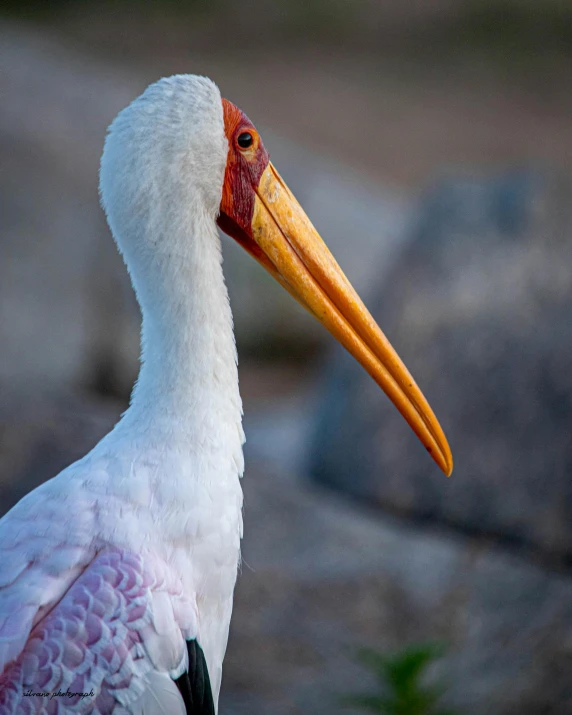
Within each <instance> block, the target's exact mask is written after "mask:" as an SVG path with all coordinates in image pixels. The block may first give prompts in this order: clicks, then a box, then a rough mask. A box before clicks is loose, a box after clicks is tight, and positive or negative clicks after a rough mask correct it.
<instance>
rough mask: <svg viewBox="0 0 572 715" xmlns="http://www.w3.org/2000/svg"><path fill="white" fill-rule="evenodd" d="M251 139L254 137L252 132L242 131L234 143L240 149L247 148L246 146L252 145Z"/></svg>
mask: <svg viewBox="0 0 572 715" xmlns="http://www.w3.org/2000/svg"><path fill="white" fill-rule="evenodd" d="M253 141H254V139H253V138H252V134H251V133H250V132H242V134H239V135H238V139H237V140H236V143H237V144H238V146H239V147H240V148H241V149H248V147H251V146H252V142H253Z"/></svg>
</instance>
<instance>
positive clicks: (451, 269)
mask: <svg viewBox="0 0 572 715" xmlns="http://www.w3.org/2000/svg"><path fill="white" fill-rule="evenodd" d="M571 199H572V194H571V191H570V186H569V185H568V184H565V183H564V182H559V181H558V180H556V179H554V178H553V177H541V176H539V175H535V174H532V173H526V172H515V173H514V174H512V175H507V176H502V177H498V178H497V179H491V180H488V181H487V180H478V179H474V180H472V179H466V180H458V181H456V180H454V181H450V182H444V183H443V184H442V185H440V186H438V187H437V188H436V189H435V190H434V191H433V192H432V193H431V194H430V195H429V196H428V197H427V198H426V199H425V200H424V201H423V202H422V204H421V208H420V211H419V218H418V228H417V230H416V231H415V232H414V233H413V235H412V238H411V241H410V244H409V246H408V248H407V250H406V251H404V253H403V254H402V255H401V256H400V258H399V260H398V262H397V263H396V265H395V267H394V269H393V270H392V271H391V273H390V275H389V276H388V279H387V281H386V285H385V286H384V288H383V289H382V290H381V292H380V294H379V295H378V298H377V300H376V302H375V304H374V311H373V312H374V316H375V317H376V319H378V322H379V324H380V325H381V327H382V328H383V329H384V330H385V331H386V333H387V335H388V337H389V339H390V340H391V341H392V343H393V344H394V346H395V347H396V349H397V350H398V352H399V353H400V354H401V356H402V358H403V359H404V361H405V363H406V364H407V365H408V367H409V368H410V370H411V372H412V374H413V376H414V377H415V378H416V380H417V381H418V383H419V385H420V386H421V388H422V389H423V391H424V392H425V394H426V396H427V398H428V399H429V402H430V403H431V404H432V406H433V408H434V409H435V412H436V414H437V416H438V418H439V419H440V421H441V423H442V425H443V427H444V429H445V432H446V433H447V435H448V437H449V439H450V443H451V447H452V450H453V455H454V457H455V460H456V467H455V471H454V473H453V477H452V478H451V479H450V480H446V479H444V478H443V477H442V475H441V474H440V473H439V472H438V470H437V469H435V468H434V466H433V465H432V463H431V461H430V460H428V458H427V454H426V452H425V450H424V449H423V448H422V447H421V446H420V445H419V444H418V443H417V441H416V439H415V438H414V436H413V435H412V434H410V432H409V430H408V428H407V427H406V425H405V423H403V421H402V420H401V418H400V417H399V415H398V414H397V412H396V411H395V410H394V409H393V407H392V406H391V405H390V404H389V402H388V401H387V400H386V399H385V398H384V396H382V395H381V394H380V393H379V391H378V390H376V389H375V388H374V386H373V385H372V383H371V380H370V378H369V377H368V376H367V375H366V374H365V373H363V372H362V371H361V370H360V368H359V367H358V366H357V365H355V364H354V363H353V361H352V360H351V359H349V358H348V356H347V355H346V354H344V353H343V351H341V350H340V351H338V352H337V353H336V355H335V357H334V358H333V361H332V364H331V366H330V373H329V380H328V381H327V392H326V399H325V402H324V408H323V409H322V411H321V414H320V418H319V428H318V430H317V434H316V438H315V442H314V449H313V456H312V460H311V461H312V468H311V471H312V474H313V477H314V479H315V480H317V481H319V482H321V483H323V484H328V485H330V486H333V487H335V488H338V489H341V490H343V491H345V492H348V493H350V494H353V495H355V496H357V497H360V498H363V499H366V500H367V501H368V502H369V503H377V504H379V505H381V506H383V507H384V508H386V509H389V510H391V511H395V512H399V513H404V514H408V515H410V516H412V517H415V518H418V519H424V520H430V521H431V522H438V523H447V524H450V525H453V526H454V527H455V528H457V529H461V530H464V531H466V532H471V533H479V534H487V535H491V536H494V537H495V538H497V539H499V540H504V541H506V542H510V543H513V544H525V545H526V546H527V547H530V548H532V549H534V550H540V551H541V552H542V553H543V554H544V557H545V558H548V559H551V558H556V559H559V560H562V561H565V562H568V563H570V561H571V559H572V487H571V485H572V482H571V480H570V477H571V475H572V437H571V432H570V424H571V423H572V372H571V371H570V369H569V362H570V355H571V354H572V322H571V320H570V315H571V311H572V272H571V271H570V256H571V255H572V212H571V209H570V207H571V206H572V200H571Z"/></svg>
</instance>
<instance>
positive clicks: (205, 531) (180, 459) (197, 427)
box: [0, 76, 244, 713]
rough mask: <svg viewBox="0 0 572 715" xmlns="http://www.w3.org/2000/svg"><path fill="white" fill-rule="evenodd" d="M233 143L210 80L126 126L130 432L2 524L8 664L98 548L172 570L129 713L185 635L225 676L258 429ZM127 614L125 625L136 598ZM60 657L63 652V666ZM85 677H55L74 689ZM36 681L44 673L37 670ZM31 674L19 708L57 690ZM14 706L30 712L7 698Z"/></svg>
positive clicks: (112, 155)
mask: <svg viewBox="0 0 572 715" xmlns="http://www.w3.org/2000/svg"><path fill="white" fill-rule="evenodd" d="M158 117H159V119H158ZM227 152H228V142H227V140H226V137H225V134H224V127H223V115H222V105H221V98H220V94H219V91H218V89H217V88H216V86H215V85H214V84H213V83H212V82H211V81H210V80H208V79H205V78H200V77H192V76H180V77H174V78H171V79H167V80H162V81H160V82H158V83H157V84H155V85H152V86H151V87H149V88H148V90H147V91H146V92H145V93H144V94H143V95H142V96H141V97H140V98H139V99H137V100H136V101H135V102H133V103H132V104H131V105H130V106H129V107H128V108H127V109H125V110H124V111H123V112H121V114H120V115H119V116H118V117H117V119H116V120H115V121H114V123H113V124H112V126H111V128H110V132H109V135H108V137H107V141H106V144H105V151H104V154H103V159H102V165H101V197H102V203H103V206H104V208H105V210H106V213H107V216H108V220H109V224H110V226H111V229H112V231H113V235H114V236H115V239H116V241H117V243H118V246H119V248H120V250H121V252H122V253H123V255H124V257H125V260H126V263H127V266H128V268H129V271H130V274H131V278H132V282H133V285H134V288H135V290H136V293H137V297H138V300H139V303H140V305H141V311H142V317H143V321H142V366H141V371H140V375H139V379H138V381H137V384H136V387H135V389H134V391H133V396H132V400H131V405H130V407H129V409H128V410H127V411H126V412H125V414H124V415H123V417H122V419H121V421H120V422H119V423H118V424H117V425H116V427H115V429H114V430H113V431H112V432H111V433H110V434H109V435H107V436H106V437H105V438H104V439H103V440H102V441H101V442H100V443H99V444H98V445H97V446H96V447H95V448H94V449H93V450H92V451H91V452H90V453H89V454H88V455H87V456H86V457H84V458H83V459H82V460H80V461H79V462H76V463H75V464H73V465H71V466H70V467H68V468H67V469H66V470H64V471H63V472H62V473H60V474H59V475H58V476H57V477H55V478H54V479H52V480H50V481H49V482H47V483H45V484H43V485H42V486H40V487H39V488H38V489H36V490H35V491H34V492H32V493H31V494H29V495H28V496H26V497H25V498H24V499H22V500H21V501H20V502H19V503H18V504H17V505H16V506H15V507H14V508H13V509H12V510H11V511H10V512H9V513H8V514H7V515H6V516H5V517H4V518H3V519H2V520H1V521H0V544H1V552H2V555H1V563H2V565H1V567H0V672H2V669H4V668H5V667H6V665H7V664H8V663H10V662H11V661H13V659H15V658H16V659H17V658H18V657H21V655H22V649H23V648H24V646H25V644H26V641H27V640H28V638H29V634H30V631H31V629H32V628H33V627H34V626H35V625H36V624H37V623H39V622H41V619H42V616H43V615H44V614H45V613H46V612H47V611H49V609H51V608H53V607H54V606H56V611H57V610H58V608H60V609H62V617H63V618H68V617H69V613H70V609H71V605H70V604H65V603H64V602H63V601H62V602H61V603H59V602H60V599H62V596H64V594H66V592H68V590H69V589H70V587H72V585H73V584H74V583H76V588H78V585H77V582H76V579H77V578H78V576H79V575H80V574H82V573H83V574H84V576H85V575H86V574H88V573H89V570H90V568H94V566H93V564H94V559H96V557H97V555H98V554H101V553H105V552H106V551H107V550H112V551H113V552H116V553H117V554H118V555H121V554H122V555H126V556H129V557H131V556H137V557H140V558H141V569H142V570H143V572H144V571H145V570H146V569H150V570H151V571H153V569H155V568H159V569H160V570H161V573H162V574H163V577H164V579H165V580H166V581H167V582H169V583H170V586H169V588H166V589H159V590H157V591H155V590H153V588H150V590H149V592H148V593H147V595H146V596H145V599H144V604H145V614H144V615H143V616H142V619H143V621H144V622H145V626H144V627H143V626H142V628H141V630H139V631H138V633H140V634H141V643H140V648H139V649H135V645H134V646H133V649H134V652H135V650H140V649H141V648H142V649H143V651H142V652H144V653H145V656H144V657H143V658H142V659H141V658H139V660H138V661H137V663H139V664H136V662H135V661H133V663H132V675H133V677H132V678H131V681H132V682H131V683H130V684H129V686H128V687H127V688H125V689H124V690H125V692H123V693H122V695H121V698H120V699H119V702H120V703H121V705H123V706H125V707H126V710H125V712H138V711H140V706H139V705H138V703H139V704H140V697H141V692H143V691H144V690H145V688H148V687H149V684H151V683H153V682H156V681H155V680H153V678H151V679H150V678H149V673H150V672H154V673H171V675H174V676H177V675H180V673H181V672H182V671H183V670H184V669H185V667H186V661H185V658H186V649H185V647H184V646H185V643H184V640H185V639H189V638H198V639H199V641H200V644H201V646H202V648H203V650H204V653H205V657H206V661H207V664H208V669H209V673H210V679H211V684H212V689H213V694H214V697H215V701H216V699H217V697H218V692H219V688H220V681H221V672H222V660H223V657H224V652H225V648H226V642H227V636H228V627H229V622H230V615H231V610H232V592H233V588H234V584H235V579H236V572H237V565H238V559H239V549H240V537H241V534H242V514H241V509H242V491H241V487H240V482H239V477H240V476H241V475H242V471H243V457H242V443H243V441H244V434H243V431H242V427H241V415H242V405H241V400H240V395H239V391H238V374H237V365H236V361H237V358H236V348H235V343H234V336H233V330H232V316H231V311H230V306H229V302H228V294H227V290H226V287H225V283H224V278H223V274H222V266H221V247H220V238H219V236H218V232H217V228H216V216H217V213H218V210H219V204H220V197H221V193H222V183H223V177H224V170H225V165H226V156H227ZM86 569H87V570H86ZM141 578H143V576H142V575H141ZM79 595H80V596H81V595H82V592H81V589H80V593H79ZM174 600H176V603H174ZM58 603H59V605H58ZM126 604H127V605H129V600H127V601H126ZM125 607H126V605H125V604H124V605H122V606H121V608H122V609H124V608H125ZM114 618H115V619H116V620H117V621H118V622H119V623H121V621H122V620H123V619H124V615H123V613H122V611H121V610H120V611H119V612H116V613H115V615H114ZM117 637H118V639H119V640H122V639H121V637H120V634H119V635H118V636H117ZM61 642H62V643H63V642H64V639H63V637H62V641H61ZM86 652H89V651H86ZM24 654H25V653H24ZM133 657H134V658H135V655H134V656H133ZM24 660H25V659H24ZM18 662H19V661H16V665H18ZM59 662H61V656H60V658H58V657H54V661H53V664H52V665H53V670H57V669H58V668H57V666H58V663H59ZM14 667H15V665H14V664H13V665H12V669H14ZM9 670H10V669H8V672H6V673H4V679H5V681H7V680H9V678H10V672H9ZM24 670H26V668H25V667H24ZM33 670H34V669H33ZM73 675H74V671H70V673H69V675H68V678H67V680H66V679H64V680H63V682H57V683H56V682H48V683H47V684H43V685H41V687H43V688H46V687H47V686H49V688H48V689H49V690H50V691H52V690H54V689H57V688H61V689H63V690H65V689H66V688H67V687H69V686H70V685H71V684H72V683H71V682H70V678H72V679H73ZM6 676H8V677H6ZM104 677H105V673H104V671H103V670H101V671H100V672H97V671H94V672H93V673H92V675H91V676H89V677H88V676H86V677H85V678H84V680H83V681H82V688H85V690H87V691H89V690H91V689H95V691H96V692H98V691H99V690H100V689H101V687H102V682H103V681H102V678H104ZM28 678H31V679H32V682H35V681H37V673H34V672H28ZM27 684H28V683H27V682H22V683H21V685H22V689H20V692H19V695H20V697H21V700H20V704H19V705H18V708H23V707H29V706H38V705H39V704H40V702H42V701H41V700H40V699H38V698H34V697H24V696H23V695H22V690H23V689H25V687H27ZM5 685H6V684H5ZM34 687H40V686H34ZM104 689H105V688H104ZM82 692H83V690H82ZM179 700H180V698H179ZM55 702H58V703H59V704H60V706H62V705H63V704H64V702H65V699H64V700H61V699H57V700H55ZM95 702H96V700H94V699H91V698H85V699H84V700H83V704H84V705H87V704H90V705H94V703H95ZM180 702H181V703H182V701H180ZM80 704H81V703H80ZM96 711H97V709H96ZM99 711H100V712H109V711H108V710H105V709H104V710H99ZM7 712H20V710H19V709H17V708H15V707H14V703H13V702H12V704H10V703H5V704H3V705H2V704H0V713H7Z"/></svg>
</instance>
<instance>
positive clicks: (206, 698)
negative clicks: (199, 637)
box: [175, 640, 215, 715]
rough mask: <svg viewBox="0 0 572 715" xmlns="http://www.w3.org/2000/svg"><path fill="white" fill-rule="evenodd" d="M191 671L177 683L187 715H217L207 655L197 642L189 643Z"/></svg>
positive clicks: (178, 679) (184, 674)
mask: <svg viewBox="0 0 572 715" xmlns="http://www.w3.org/2000/svg"><path fill="white" fill-rule="evenodd" d="M187 652H188V654H189V669H188V670H187V671H186V672H185V673H183V674H182V675H181V676H180V677H179V678H177V680H175V683H176V685H177V687H178V688H179V692H180V693H181V697H182V698H183V702H184V703H185V708H186V710H187V715H215V706H214V700H213V694H212V690H211V681H210V678H209V671H208V668H207V662H206V660H205V654H204V653H203V649H202V648H201V647H200V645H199V644H198V643H197V641H196V640H192V641H187Z"/></svg>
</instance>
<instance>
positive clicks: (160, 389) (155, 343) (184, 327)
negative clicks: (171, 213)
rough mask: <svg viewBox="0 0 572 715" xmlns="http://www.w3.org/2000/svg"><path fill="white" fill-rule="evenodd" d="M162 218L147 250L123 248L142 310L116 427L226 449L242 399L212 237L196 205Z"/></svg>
mask: <svg viewBox="0 0 572 715" xmlns="http://www.w3.org/2000/svg"><path fill="white" fill-rule="evenodd" d="M195 208H197V205H196V204H195ZM163 223H165V224H166V228H157V229H156V235H155V236H154V237H153V243H154V244H155V246H156V247H158V248H156V249H155V252H154V253H153V255H145V254H143V255H138V256H136V257H133V261H131V257H130V256H129V255H126V258H127V262H128V265H129V268H130V272H131V276H132V280H133V285H134V287H135V290H136V293H137V297H138V300H139V303H140V305H141V312H142V316H143V323H142V340H141V362H142V364H141V371H140V374H139V378H138V380H137V383H136V385H135V388H134V390H133V394H132V399H131V406H130V407H129V409H128V410H127V412H126V413H125V415H124V417H123V419H122V421H121V423H120V425H118V429H119V430H120V431H121V432H122V433H123V434H125V431H126V430H127V431H128V432H129V434H130V436H131V438H132V440H134V441H139V439H141V441H142V443H144V444H145V445H148V444H149V441H151V442H152V443H153V444H160V445H161V448H162V449H167V450H171V451H176V452H182V453H183V454H191V455H195V456H196V455H200V456H201V458H202V459H208V456H209V455H213V456H216V457H217V459H220V458H221V457H222V456H223V455H225V454H228V456H229V457H232V456H233V455H235V453H236V451H237V447H238V449H239V451H240V445H241V444H242V441H243V433H242V427H241V418H242V403H241V399H240V394H239V390H238V371H237V356H236V347H235V341H234V333H233V326H232V314H231V310H230V305H229V300H228V292H227V289H226V285H225V282H224V277H223V272H222V265H221V246H220V238H219V236H218V232H217V229H216V225H215V224H214V221H213V220H212V217H210V216H208V215H207V214H205V213H203V212H200V211H196V212H194V211H193V210H190V209H189V210H188V211H187V212H186V216H185V217H182V219H181V220H180V221H176V222H172V221H168V222H163ZM160 225H161V222H159V221H158V222H153V221H152V222H150V224H147V226H148V227H149V226H150V227H151V230H152V228H153V226H155V227H157V226H160ZM166 230H167V231H169V235H168V236H166V235H165V231H166ZM149 239H150V237H149V236H146V237H145V240H146V242H147V243H149ZM119 242H120V240H119ZM161 246H165V247H173V246H175V247H177V249H176V251H174V250H172V249H169V248H166V249H165V250H162V249H161Z"/></svg>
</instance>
